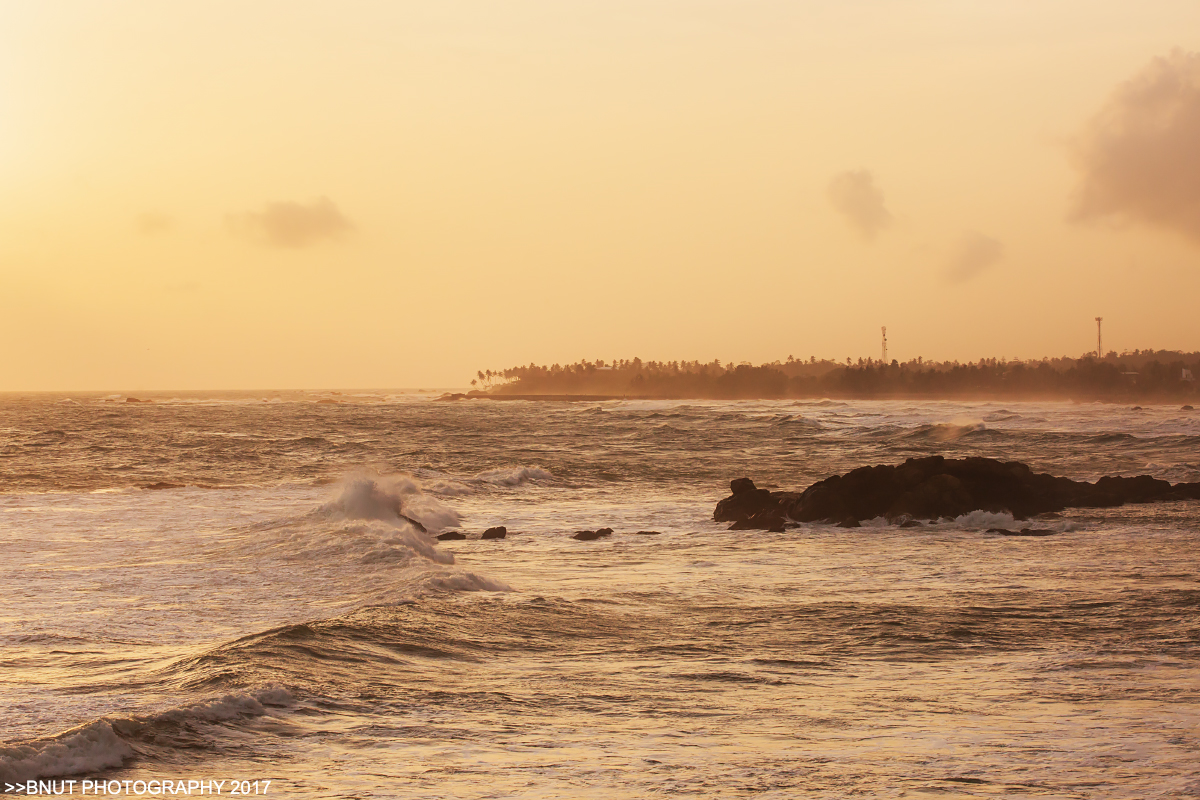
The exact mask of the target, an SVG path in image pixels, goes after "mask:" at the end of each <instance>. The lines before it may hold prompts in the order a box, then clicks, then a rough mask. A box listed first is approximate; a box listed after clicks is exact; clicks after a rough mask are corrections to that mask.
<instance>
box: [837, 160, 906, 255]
mask: <svg viewBox="0 0 1200 800" xmlns="http://www.w3.org/2000/svg"><path fill="white" fill-rule="evenodd" d="M827 194H828V196H829V202H830V203H832V204H833V207H834V208H835V209H837V210H838V211H839V212H840V213H841V214H842V216H844V217H845V218H846V220H847V221H848V222H849V223H850V224H851V225H852V226H853V227H854V228H855V230H857V231H858V232H859V233H860V234H862V237H863V238H864V239H866V240H868V241H870V240H871V239H874V238H875V236H876V235H877V234H878V233H879V232H880V231H882V230H883V229H884V228H886V227H887V226H888V225H890V224H891V223H892V215H891V214H889V213H888V210H887V208H885V207H884V205H883V193H882V192H880V191H879V187H877V186H876V185H875V178H874V177H873V176H872V175H871V173H870V172H867V171H866V170H865V169H864V170H858V171H857V172H853V171H851V172H843V173H840V174H839V175H836V176H834V179H833V180H832V181H830V182H829V188H828V190H827Z"/></svg>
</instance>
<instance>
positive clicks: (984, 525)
mask: <svg viewBox="0 0 1200 800" xmlns="http://www.w3.org/2000/svg"><path fill="white" fill-rule="evenodd" d="M1015 522H1016V520H1014V519H1013V515H1012V514H1009V513H1007V512H1004V511H1001V512H993V511H972V512H971V513H970V514H963V515H962V516H959V517H955V518H954V527H956V528H963V529H966V530H969V531H979V530H983V531H986V530H987V529H988V528H1011V527H1013V525H1014V524H1015Z"/></svg>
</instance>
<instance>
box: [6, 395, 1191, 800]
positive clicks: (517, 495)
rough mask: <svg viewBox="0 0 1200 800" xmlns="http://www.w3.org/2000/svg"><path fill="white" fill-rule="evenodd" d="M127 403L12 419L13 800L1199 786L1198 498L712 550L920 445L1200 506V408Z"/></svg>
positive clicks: (771, 536) (1089, 790)
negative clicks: (1030, 533)
mask: <svg viewBox="0 0 1200 800" xmlns="http://www.w3.org/2000/svg"><path fill="white" fill-rule="evenodd" d="M136 399H138V400H142V401H150V402H130V401H129V398H126V397H124V396H121V395H115V396H95V395H72V396H63V395H53V396H51V395H31V396H19V395H9V396H5V397H3V398H0V555H2V556H3V560H2V569H3V575H4V577H3V590H2V594H0V598H2V600H0V782H3V783H5V784H8V785H11V786H12V787H13V789H12V790H11V791H12V792H13V793H14V794H15V793H16V791H17V789H18V788H19V789H20V790H21V793H26V791H27V789H28V787H29V786H30V784H27V783H26V782H27V781H34V784H32V787H33V788H34V793H35V794H37V793H39V792H40V793H42V794H45V793H46V792H53V791H55V790H62V791H63V793H64V794H66V793H68V792H67V790H68V789H69V790H70V793H74V794H80V793H81V792H82V790H83V788H84V786H85V784H84V781H90V782H91V784H90V787H91V788H90V793H91V794H94V793H96V792H97V791H98V788H97V787H99V786H101V785H102V786H103V787H104V790H105V792H106V793H108V796H112V792H113V791H114V790H115V791H116V792H117V793H119V794H120V795H121V796H147V797H148V796H164V797H173V796H178V795H180V794H185V793H186V794H190V795H196V794H202V793H203V789H204V788H205V787H207V789H208V792H207V795H213V796H215V795H217V794H220V795H222V796H231V795H232V793H234V792H236V793H237V794H242V795H244V794H247V793H248V794H259V795H262V794H267V795H272V796H288V797H396V798H585V797H594V798H645V797H649V796H656V795H667V796H681V797H705V798H708V797H745V796H755V797H764V798H795V797H814V798H815V797H822V798H825V797H828V798H841V797H850V796H863V797H938V798H946V797H1012V796H1020V797H1055V798H1118V797H1119V798H1150V797H1163V798H1166V797H1197V796H1200V728H1198V723H1200V618H1198V616H1197V612H1198V610H1200V547H1198V545H1200V530H1198V527H1200V526H1198V525H1197V520H1198V519H1200V503H1194V502H1180V503H1164V504H1156V505H1143V506H1126V507H1123V508H1116V509H1105V510H1096V509H1087V510H1068V511H1067V512H1066V513H1064V514H1063V515H1061V517H1059V518H1055V519H1050V520H1042V521H1039V522H1038V526H1039V527H1049V528H1052V529H1053V530H1055V531H1056V535H1053V536H1047V537H1039V538H1032V539H1031V538H1009V537H1003V536H998V535H994V534H989V533H988V532H987V530H988V529H989V528H993V527H1005V526H1006V525H1009V526H1011V525H1012V520H1011V518H1007V517H1005V516H1004V515H999V516H997V515H987V514H979V513H976V514H973V515H968V516H966V517H961V518H959V519H957V520H953V521H951V520H943V521H941V522H939V523H937V524H934V525H930V526H926V527H922V528H904V529H900V528H896V527H889V526H887V525H886V524H885V523H884V522H883V521H882V520H877V521H870V522H866V523H865V524H864V527H862V528H859V529H842V528H835V527H832V526H830V525H824V524H806V525H801V526H799V527H796V528H794V529H789V530H788V531H786V532H784V533H765V532H760V531H728V530H726V527H727V525H724V524H717V523H714V522H712V509H713V506H714V504H715V503H716V501H717V500H719V499H721V498H722V497H724V496H726V495H727V494H728V484H729V481H730V480H731V479H733V478H738V477H743V476H745V477H750V478H752V479H754V480H755V482H756V483H757V484H758V485H759V486H763V487H769V488H788V489H803V488H804V487H806V486H807V485H809V484H810V483H812V482H813V481H816V480H819V479H821V478H824V477H826V476H828V475H831V474H835V473H840V472H844V471H846V470H849V469H852V468H854V467H857V466H862V465H864V464H879V463H882V464H890V463H898V462H901V461H903V460H904V459H905V458H908V457H912V456H924V455H930V454H943V455H946V456H948V457H962V456H968V455H980V456H988V457H994V458H1002V459H1015V460H1020V461H1024V462H1027V463H1029V464H1030V465H1031V466H1032V467H1033V468H1034V469H1035V470H1037V471H1041V472H1050V473H1053V474H1056V475H1065V476H1068V477H1071V478H1074V479H1085V480H1094V479H1095V478H1097V477H1100V476H1101V475H1112V474H1125V475H1133V474H1141V473H1148V474H1151V475H1154V476H1156V477H1160V478H1166V479H1169V480H1171V481H1181V480H1187V481H1195V480H1200V415H1196V414H1189V413H1188V412H1184V411H1180V410H1178V408H1177V407H1174V406H1172V407H1148V408H1144V409H1131V408H1126V407H1120V406H1112V405H1100V404H1094V405H1074V404H1065V403H1064V404H1028V403H1008V402H1006V403H1003V404H1001V403H944V402H941V403H935V402H928V403H917V402H836V401H811V402H805V401H801V402H794V401H777V402H698V401H613V402H603V403H595V402H588V403H567V402H546V403H533V402H521V401H516V402H491V401H464V402H438V401H435V400H433V399H431V395H429V394H428V393H387V392H362V393H355V394H335V393H307V394H306V393H262V394H244V393H243V394H196V393H192V394H177V395H176V394H151V395H139V396H138V397H137V398H136ZM147 487H154V488H147ZM397 510H401V511H402V513H403V514H404V515H406V516H409V517H411V518H413V519H415V520H418V521H419V522H421V523H422V524H423V526H424V527H426V528H427V529H428V531H429V533H430V534H436V533H439V532H441V531H445V530H461V531H464V532H466V533H467V535H468V536H470V537H472V538H469V539H467V540H465V541H443V542H438V541H437V540H435V539H433V538H432V537H431V536H430V535H427V534H425V533H422V532H421V531H419V530H417V529H416V528H415V527H414V526H412V525H411V524H409V523H408V522H406V521H405V520H404V519H403V518H401V517H399V516H397V513H396V512H397ZM497 525H504V526H506V527H507V529H508V535H507V538H505V539H502V540H483V541H480V540H478V539H477V538H475V537H477V536H478V534H479V533H480V532H482V531H483V530H484V529H485V528H488V527H492V526H497ZM599 527H609V528H612V529H613V530H614V533H613V535H612V536H610V537H607V538H603V539H599V540H596V541H590V542H584V541H577V540H574V539H572V538H571V535H572V534H573V533H574V532H575V531H578V530H594V529H596V528H599ZM39 780H40V782H41V783H40V784H39V783H38V781H39ZM70 781H74V783H69V782H70ZM114 781H115V782H116V783H113V782H114ZM205 781H208V782H209V783H207V784H204V783H203V782H205ZM176 782H179V783H178V784H177V783H176ZM189 782H194V783H195V786H193V785H192V784H191V783H189ZM216 782H221V783H220V785H219V786H218V784H217V783H216ZM2 788H3V787H2V786H0V789H2ZM181 789H187V792H182V791H179V790H181ZM139 792H140V793H139ZM207 795H206V796H207Z"/></svg>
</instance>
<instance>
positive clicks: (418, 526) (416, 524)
mask: <svg viewBox="0 0 1200 800" xmlns="http://www.w3.org/2000/svg"><path fill="white" fill-rule="evenodd" d="M396 516H397V517H399V518H400V519H402V520H404V521H405V522H407V523H408V524H409V525H412V526H413V527H414V528H416V529H417V530H419V531H420V532H421V533H429V531H427V530H425V526H424V525H422V524H421V523H420V522H418V521H417V520H415V519H413V518H412V517H406V516H404V515H403V514H401V513H400V512H399V511H397V512H396Z"/></svg>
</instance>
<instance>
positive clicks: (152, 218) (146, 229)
mask: <svg viewBox="0 0 1200 800" xmlns="http://www.w3.org/2000/svg"><path fill="white" fill-rule="evenodd" d="M174 224H175V220H173V219H171V217H170V216H168V215H167V214H163V213H160V212H158V211H147V212H146V213H144V214H139V215H138V218H137V229H138V233H140V234H142V235H143V236H156V235H158V234H160V233H166V232H167V231H169V230H170V229H171V226H172V225H174Z"/></svg>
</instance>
